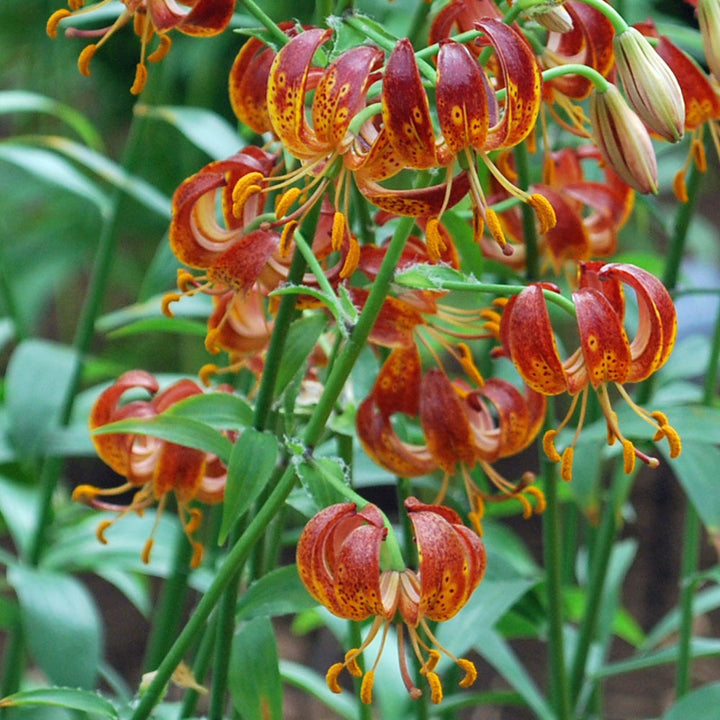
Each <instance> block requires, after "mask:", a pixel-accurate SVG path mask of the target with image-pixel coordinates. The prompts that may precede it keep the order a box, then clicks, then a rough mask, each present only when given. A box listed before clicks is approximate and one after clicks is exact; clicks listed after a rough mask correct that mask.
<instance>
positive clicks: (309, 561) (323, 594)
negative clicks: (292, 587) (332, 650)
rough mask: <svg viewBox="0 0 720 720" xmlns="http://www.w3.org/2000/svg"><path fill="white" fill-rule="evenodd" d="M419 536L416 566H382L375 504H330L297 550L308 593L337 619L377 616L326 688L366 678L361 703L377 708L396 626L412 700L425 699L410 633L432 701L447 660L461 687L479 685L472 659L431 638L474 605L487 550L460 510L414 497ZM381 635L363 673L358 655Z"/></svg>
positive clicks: (383, 533)
mask: <svg viewBox="0 0 720 720" xmlns="http://www.w3.org/2000/svg"><path fill="white" fill-rule="evenodd" d="M405 509H406V511H407V513H408V517H409V518H410V522H411V524H412V528H413V531H414V534H415V542H416V544H417V552H418V558H419V562H418V568H417V570H413V569H410V568H407V567H402V566H399V567H384V566H383V561H382V559H381V551H382V548H383V543H384V542H387V536H388V529H387V527H385V526H384V524H383V516H382V514H381V513H380V511H379V510H378V508H377V507H376V506H375V505H372V504H368V505H365V506H364V507H363V508H362V509H360V510H358V509H357V506H356V505H355V503H340V504H337V505H331V506H330V507H327V508H325V509H324V510H321V511H320V512H319V513H318V514H317V515H315V516H314V517H313V518H311V520H310V521H309V522H308V524H307V525H306V526H305V529H304V530H303V532H302V534H301V536H300V540H299V541H298V545H297V565H298V571H299V573H300V577H301V579H302V581H303V583H304V584H305V587H306V588H307V589H308V592H310V594H311V595H312V596H313V597H314V598H315V599H316V600H317V601H318V602H319V603H321V604H322V605H324V606H325V607H326V608H328V610H330V612H332V613H333V614H335V615H337V616H339V617H342V618H346V619H348V620H355V621H361V620H365V619H367V618H371V617H374V620H373V622H372V625H371V627H370V631H369V632H368V635H367V637H366V638H365V640H364V641H363V642H362V644H361V645H360V646H359V647H357V648H353V649H351V650H349V651H348V652H347V653H346V654H345V658H344V660H343V661H342V662H338V663H335V664H334V665H332V666H331V667H330V669H329V670H328V672H327V676H326V680H327V684H328V687H329V688H330V689H331V690H332V691H333V692H336V693H339V692H341V687H340V685H339V684H338V677H339V675H340V673H341V672H342V671H343V670H347V671H348V672H349V673H350V674H351V675H353V676H354V677H357V678H362V683H361V689H360V699H361V700H362V702H364V703H368V704H369V703H371V702H372V688H373V681H374V679H375V671H376V668H377V664H378V661H379V659H380V654H381V653H382V649H383V646H384V643H385V640H386V637H387V633H388V630H389V628H390V626H391V625H395V626H396V628H397V639H398V655H399V662H400V672H401V675H402V679H403V682H404V684H405V687H406V688H407V691H408V693H409V694H410V697H411V698H413V699H417V698H419V697H420V696H421V695H422V690H421V689H420V688H418V687H417V686H416V685H415V683H414V682H413V680H412V679H411V677H410V673H409V670H408V667H407V658H406V656H405V650H406V646H405V633H406V632H407V638H408V640H409V641H410V647H411V648H412V651H413V653H414V654H415V656H416V657H417V660H418V662H419V664H420V673H421V675H423V676H424V677H425V679H426V680H427V683H428V685H429V686H430V697H431V700H432V702H434V703H439V702H440V701H441V700H442V697H443V691H442V684H441V681H440V677H439V676H438V674H437V673H436V672H435V667H436V666H437V663H438V662H439V660H440V657H441V655H445V656H446V657H449V658H450V659H451V660H452V661H453V662H455V664H456V665H457V666H458V667H459V668H460V670H461V671H462V672H463V673H464V675H463V677H462V679H461V680H460V686H461V687H469V686H470V685H472V684H473V683H474V682H475V679H476V677H477V670H476V669H475V665H474V664H473V663H472V662H471V661H470V660H467V659H466V658H458V657H455V656H454V655H453V654H452V653H451V652H450V651H449V650H447V649H446V648H444V647H443V646H442V645H441V644H440V643H439V642H438V640H437V638H436V637H435V635H434V634H433V632H432V630H431V628H430V625H429V623H428V621H444V620H449V619H450V618H452V617H453V616H454V615H455V614H456V613H457V612H458V611H459V610H460V609H461V608H462V607H463V606H464V605H465V604H466V603H467V601H468V600H469V598H470V596H471V595H472V593H473V592H474V590H475V588H476V587H477V586H478V584H479V583H480V580H481V579H482V576H483V574H484V572H485V565H486V557H485V548H484V546H483V543H482V541H481V540H480V538H479V537H478V536H477V535H476V534H475V533H474V532H473V531H472V530H470V529H469V528H467V527H465V526H464V525H463V524H462V521H461V520H460V517H459V516H458V515H457V513H456V512H455V511H454V510H451V509H450V508H446V507H443V506H440V505H425V504H423V503H421V502H420V501H419V500H417V499H416V498H413V497H410V498H408V499H407V500H406V501H405ZM378 633H381V636H382V644H381V648H380V651H379V653H378V657H377V659H376V660H375V662H374V663H373V665H372V667H371V668H370V669H369V670H366V671H364V672H363V670H362V669H361V668H360V665H359V664H358V657H359V656H360V655H361V653H362V652H363V651H364V650H365V649H366V648H367V647H368V646H369V645H370V643H371V642H372V641H373V640H374V639H375V637H377V635H378Z"/></svg>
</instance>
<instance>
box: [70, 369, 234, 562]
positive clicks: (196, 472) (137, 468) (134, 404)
mask: <svg viewBox="0 0 720 720" xmlns="http://www.w3.org/2000/svg"><path fill="white" fill-rule="evenodd" d="M219 389H220V390H222V391H230V390H231V389H230V388H229V386H228V387H222V386H220V387H219ZM132 390H140V391H144V392H146V393H149V394H150V396H151V398H150V399H149V400H140V399H133V400H129V401H127V402H125V403H123V404H121V400H122V399H123V395H125V393H127V392H129V391H132ZM202 392H203V391H202V389H201V388H200V387H199V386H198V385H197V384H196V383H195V382H193V381H192V380H179V381H178V382H175V383H173V384H172V385H170V386H169V387H167V388H165V389H164V390H162V391H160V390H159V385H158V382H157V380H156V378H155V377H154V376H152V375H151V374H150V373H147V372H145V371H143V370H131V371H129V372H126V373H125V374H123V375H121V376H120V377H119V378H118V379H117V380H116V381H115V382H114V383H113V384H112V385H111V386H110V387H109V388H107V389H106V390H104V391H103V392H102V393H100V395H99V396H98V398H97V400H96V401H95V404H94V405H93V407H92V410H91V411H90V420H89V424H90V430H91V431H94V430H98V429H100V428H102V427H103V426H105V425H108V424H109V423H112V422H115V421H118V420H126V419H132V418H137V419H142V418H145V419H149V418H152V417H155V416H156V415H159V414H160V413H162V412H163V411H165V410H167V409H168V408H170V407H172V406H173V405H175V404H176V403H178V402H179V401H181V400H184V399H185V398H189V397H192V396H194V395H200V394H202ZM92 441H93V444H94V445H95V449H96V450H97V453H98V455H99V456H100V458H101V459H102V460H103V461H104V462H105V463H106V464H107V465H109V466H110V467H111V468H112V469H113V470H114V471H115V472H116V473H118V474H119V475H122V476H123V477H125V482H124V483H122V484H120V485H118V486H117V487H113V488H99V487H95V486H92V485H78V486H77V487H76V488H75V490H74V492H73V500H75V501H77V502H82V503H85V504H86V505H90V506H91V507H93V508H96V509H98V510H109V511H111V512H115V513H116V516H115V518H113V519H112V520H104V521H102V522H101V523H100V524H99V525H98V529H97V537H98V539H99V540H100V542H102V543H103V544H105V543H107V538H106V537H105V533H106V531H107V530H108V528H109V527H110V526H111V525H113V524H114V523H115V522H116V521H117V520H120V519H121V518H123V517H124V516H125V515H127V514H129V513H131V512H136V513H138V514H139V515H141V514H142V513H143V511H144V510H145V509H147V508H149V507H151V506H153V505H155V504H157V506H158V510H157V518H159V517H160V514H161V513H162V511H163V509H164V507H165V505H166V503H167V499H168V495H169V494H170V493H173V494H174V495H175V500H176V502H177V506H178V513H179V515H180V522H181V524H182V528H183V531H184V533H185V535H186V536H187V538H188V540H189V541H190V544H191V545H192V547H193V555H192V559H191V566H192V567H197V566H198V565H200V563H201V561H202V556H203V546H202V544H201V543H200V542H198V541H197V540H195V538H194V534H195V532H196V531H197V529H198V528H199V527H200V524H201V522H202V511H201V510H200V509H199V508H198V507H195V506H194V505H193V506H191V503H193V501H198V502H201V503H206V504H214V503H219V502H222V500H223V497H224V494H225V481H226V478H227V468H226V467H225V465H224V464H223V463H222V462H221V461H220V460H219V459H218V458H217V456H215V455H212V454H209V453H206V452H204V451H202V450H197V449H195V448H190V447H185V446H183V445H177V444H176V443H173V442H169V441H166V440H161V439H159V438H156V437H152V436H151V435H138V434H135V433H122V432H118V433H107V434H93V435H92ZM128 491H134V493H135V494H134V496H133V498H132V500H131V501H130V503H129V504H128V505H118V504H115V503H110V502H108V501H107V500H105V499H104V498H108V497H114V496H117V495H120V494H122V493H126V492H128ZM157 522H158V521H157V520H156V521H155V526H154V527H153V528H152V530H151V532H150V537H149V538H148V540H147V542H146V543H145V547H144V549H143V551H142V559H143V562H149V561H150V552H151V550H152V546H153V535H154V532H155V528H156V527H157Z"/></svg>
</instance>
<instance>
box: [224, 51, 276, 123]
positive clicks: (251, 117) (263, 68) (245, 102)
mask: <svg viewBox="0 0 720 720" xmlns="http://www.w3.org/2000/svg"><path fill="white" fill-rule="evenodd" d="M274 59H275V51H274V50H273V49H272V48H269V47H267V46H266V45H265V44H264V43H262V42H261V41H260V40H258V39H257V38H250V39H249V40H248V41H247V42H246V43H245V44H244V45H243V46H242V48H240V52H239V53H238V54H237V56H236V57H235V61H234V62H233V64H232V68H231V69H230V78H229V91H230V104H231V105H232V109H233V112H234V113H235V117H237V119H238V120H239V121H240V122H242V123H244V124H245V125H247V126H248V127H249V128H250V129H251V130H254V131H255V132H256V133H258V134H262V133H265V132H270V131H271V130H272V123H271V122H270V115H269V113H268V106H267V85H268V77H269V75H270V66H271V65H272V62H273V60H274Z"/></svg>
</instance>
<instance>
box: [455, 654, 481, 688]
mask: <svg viewBox="0 0 720 720" xmlns="http://www.w3.org/2000/svg"><path fill="white" fill-rule="evenodd" d="M457 664H458V666H459V667H460V669H461V670H464V671H465V677H463V679H462V680H461V681H460V683H459V685H460V687H463V688H469V687H470V686H471V685H472V684H473V683H474V682H475V681H476V680H477V668H476V667H475V663H474V662H472V661H471V660H468V659H467V658H458V661H457Z"/></svg>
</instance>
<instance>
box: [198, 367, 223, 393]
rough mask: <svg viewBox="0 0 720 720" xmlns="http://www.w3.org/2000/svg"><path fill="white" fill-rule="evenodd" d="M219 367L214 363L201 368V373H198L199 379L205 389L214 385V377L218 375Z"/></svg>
mask: <svg viewBox="0 0 720 720" xmlns="http://www.w3.org/2000/svg"><path fill="white" fill-rule="evenodd" d="M218 370H219V368H218V366H217V365H215V364H214V363H206V364H205V365H203V366H202V367H201V368H200V372H198V377H199V378H200V382H201V383H202V384H203V385H204V386H205V387H210V385H211V384H212V377H213V376H214V375H217V373H218Z"/></svg>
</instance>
